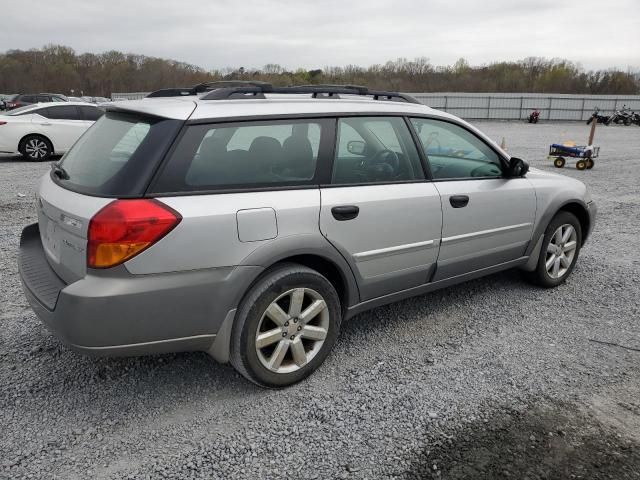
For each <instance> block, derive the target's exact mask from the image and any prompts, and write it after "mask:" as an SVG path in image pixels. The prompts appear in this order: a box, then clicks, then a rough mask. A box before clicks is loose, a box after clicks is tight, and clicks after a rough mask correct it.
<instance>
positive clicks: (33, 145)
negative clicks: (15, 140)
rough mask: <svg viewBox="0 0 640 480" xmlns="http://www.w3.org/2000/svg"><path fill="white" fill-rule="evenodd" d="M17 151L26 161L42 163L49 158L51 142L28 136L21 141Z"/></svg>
mask: <svg viewBox="0 0 640 480" xmlns="http://www.w3.org/2000/svg"><path fill="white" fill-rule="evenodd" d="M18 150H19V151H20V153H21V154H22V156H23V157H24V158H25V159H26V160H30V161H32V162H44V161H46V160H48V159H49V157H51V154H52V153H53V147H52V145H51V142H50V141H49V140H48V139H47V138H45V137H43V136H41V135H29V136H27V137H25V138H23V139H22V141H21V142H20V145H19V147H18Z"/></svg>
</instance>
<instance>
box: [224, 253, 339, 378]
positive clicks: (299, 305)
mask: <svg viewBox="0 0 640 480" xmlns="http://www.w3.org/2000/svg"><path fill="white" fill-rule="evenodd" d="M340 320H341V307H340V300H339V297H338V294H337V293H336V290H335V288H334V287H333V285H332V284H331V283H330V282H329V281H328V280H327V279H326V278H325V277H323V276H322V275H320V274H319V273H318V272H316V271H315V270H312V269H310V268H307V267H304V266H302V265H297V264H283V265H281V266H278V267H277V268H275V269H273V270H271V271H269V272H267V273H266V274H265V275H263V277H262V278H261V279H260V280H259V281H258V282H257V283H256V284H255V285H254V286H253V287H252V288H251V290H250V291H249V292H248V294H247V295H246V297H245V299H244V300H243V301H242V303H241V305H240V308H239V309H238V314H237V317H236V322H235V324H234V329H233V333H232V340H231V364H232V365H233V366H234V367H235V368H236V370H238V372H240V373H241V374H242V375H244V376H245V377H246V378H248V379H249V380H251V381H252V382H254V383H256V384H258V385H261V386H265V387H272V388H277V387H284V386H287V385H291V384H293V383H296V382H299V381H300V380H302V379H304V378H305V377H307V376H308V375H310V374H311V373H312V372H313V371H314V370H315V369H316V368H318V367H319V366H320V365H321V364H322V362H323V361H324V360H325V358H326V357H327V355H328V354H329V352H330V351H331V348H332V347H333V344H334V343H335V340H336V338H337V336H338V331H339V329H340Z"/></svg>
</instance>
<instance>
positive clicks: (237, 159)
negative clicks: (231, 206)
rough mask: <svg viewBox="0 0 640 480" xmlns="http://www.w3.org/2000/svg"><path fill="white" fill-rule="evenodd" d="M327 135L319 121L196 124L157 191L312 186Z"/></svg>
mask: <svg viewBox="0 0 640 480" xmlns="http://www.w3.org/2000/svg"><path fill="white" fill-rule="evenodd" d="M322 131H323V129H322V122H321V121H318V122H316V121H313V120H309V121H295V122H294V121H286V120H285V121H278V122H275V121H274V122H260V123H257V124H246V123H245V124H235V125H234V124H225V125H194V126H191V127H189V128H188V130H187V131H186V132H185V134H184V136H183V137H182V139H181V140H180V143H179V144H178V146H177V148H176V149H175V151H174V152H173V154H172V156H171V158H170V159H169V162H168V164H167V167H166V168H165V169H164V171H163V173H162V175H161V177H160V179H159V181H158V185H157V186H156V190H158V189H159V190H160V191H192V190H208V189H215V188H220V187H225V186H226V187H229V186H232V187H244V186H249V187H250V186H252V185H296V184H310V183H312V181H313V178H314V177H315V172H316V163H317V160H318V152H319V150H320V138H321V134H322Z"/></svg>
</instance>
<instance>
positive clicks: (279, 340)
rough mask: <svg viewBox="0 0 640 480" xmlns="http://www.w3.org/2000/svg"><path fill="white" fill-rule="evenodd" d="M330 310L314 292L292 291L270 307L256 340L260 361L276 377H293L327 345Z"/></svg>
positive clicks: (287, 292) (307, 289) (309, 289)
mask: <svg viewBox="0 0 640 480" xmlns="http://www.w3.org/2000/svg"><path fill="white" fill-rule="evenodd" d="M328 330H329V308H328V306H327V303H326V302H325V300H324V299H323V298H322V295H320V294H319V293H318V292H316V291H315V290H313V289H311V288H302V287H300V288H293V289H291V290H288V291H286V292H284V293H283V294H282V295H280V296H279V297H277V298H276V299H275V300H274V301H273V302H271V303H270V304H269V306H268V307H267V309H266V311H265V312H264V314H263V315H262V318H261V319H260V322H259V324H258V330H257V333H256V338H255V346H256V352H257V354H258V359H259V360H260V362H261V363H262V365H263V366H264V367H266V368H267V369H268V370H271V371H272V372H276V373H291V372H295V371H296V370H299V369H300V368H302V367H304V366H305V365H307V364H308V363H309V362H310V361H311V360H312V359H313V357H315V356H316V355H317V354H318V352H319V351H320V349H321V348H322V345H323V344H324V342H325V339H326V337H327V333H328Z"/></svg>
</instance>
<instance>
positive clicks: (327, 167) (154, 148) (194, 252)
mask: <svg viewBox="0 0 640 480" xmlns="http://www.w3.org/2000/svg"><path fill="white" fill-rule="evenodd" d="M150 97H152V98H146V99H142V100H135V101H126V102H114V103H112V104H110V105H108V106H107V107H106V114H105V115H104V116H103V117H102V118H100V119H99V120H98V121H97V122H96V124H95V125H94V126H93V127H91V128H90V129H89V130H88V131H87V132H86V133H85V134H84V135H83V136H82V137H81V138H80V139H79V140H78V141H77V142H76V143H75V145H74V146H73V147H72V148H71V149H70V150H69V151H68V152H67V153H66V155H65V156H64V157H63V158H62V159H61V160H60V162H58V163H54V164H52V170H51V172H50V173H48V174H46V175H44V177H43V178H42V180H41V181H40V184H39V187H38V190H37V194H36V204H37V214H38V222H37V223H35V224H33V225H29V226H27V227H26V228H25V229H24V231H23V232H22V237H21V241H20V257H19V267H20V274H21V278H22V281H23V285H24V292H25V294H26V296H27V298H28V300H29V302H30V304H31V306H32V308H33V309H34V311H35V312H36V314H37V315H38V317H40V319H41V320H42V321H43V322H44V323H45V324H46V325H47V327H48V328H49V329H50V330H52V331H53V332H54V333H55V334H56V335H57V336H58V337H60V338H61V339H62V340H63V342H65V343H66V344H68V345H69V346H70V347H71V348H73V349H75V350H78V351H80V352H84V353H88V354H96V355H142V354H155V353H164V352H176V351H205V352H208V353H209V354H210V355H211V356H212V357H213V358H215V359H216V360H218V361H220V362H230V363H231V364H232V365H233V366H234V367H235V368H236V369H237V370H238V371H239V372H240V373H241V374H242V375H244V376H245V377H247V378H248V379H249V380H251V381H253V382H255V383H257V384H259V385H262V386H267V387H281V386H285V385H290V384H292V383H295V382H297V381H300V380H301V379H303V378H305V377H306V376H308V375H309V374H310V373H311V372H313V371H314V370H315V369H316V368H318V367H319V366H320V365H321V364H322V362H323V361H324V360H325V359H326V358H327V356H328V354H329V352H330V350H331V348H332V346H333V345H334V343H335V342H336V338H337V337H338V333H339V330H340V324H341V322H342V321H343V320H345V319H348V318H349V317H352V316H353V315H356V314H358V313H360V312H363V311H365V310H368V309H371V308H373V307H377V306H380V305H384V304H388V303H390V302H395V301H398V300H401V299H405V298H408V297H411V296H415V295H421V294H425V293H427V292H431V291H433V290H436V289H439V288H443V287H447V286H450V285H453V284H457V283H460V282H463V281H467V280H470V279H474V278H477V277H481V276H484V275H488V274H492V273H494V272H498V271H501V270H505V269H509V268H516V267H517V268H519V269H521V270H522V271H523V272H524V274H525V276H526V278H528V279H529V280H531V281H532V282H534V283H536V284H538V285H541V286H543V287H554V286H556V285H559V284H560V283H562V282H564V281H565V280H566V279H567V277H568V276H569V275H570V274H571V272H572V270H573V268H574V266H575V264H576V261H577V259H578V255H579V252H580V249H581V247H582V246H583V245H584V242H585V241H586V240H587V238H588V236H589V234H590V232H591V231H592V229H593V225H594V217H595V212H596V207H595V205H594V203H593V201H592V200H591V198H590V196H589V194H588V192H587V190H586V188H585V186H584V185H583V184H582V183H581V182H579V181H577V180H574V179H571V178H567V177H565V176H561V175H556V174H552V173H547V172H543V171H540V170H536V169H529V168H528V165H527V164H526V162H524V161H523V160H521V159H518V158H514V157H510V156H509V155H508V154H507V153H506V152H504V151H503V150H502V149H501V148H500V147H499V146H497V145H496V144H495V142H493V141H492V140H490V139H489V138H488V137H487V136H485V135H484V134H482V133H481V132H480V131H479V130H478V129H476V128H475V127H473V126H472V125H470V124H468V123H467V122H465V121H463V120H461V119H459V118H457V117H455V116H452V115H450V114H446V113H443V112H440V111H437V110H433V109H431V108H429V107H427V106H425V105H422V104H420V103H419V102H418V101H416V100H415V99H413V98H412V97H410V96H407V95H403V94H398V93H394V92H379V91H371V90H368V89H367V88H365V87H355V86H303V87H273V86H271V85H269V84H258V83H256V84H249V85H225V86H219V87H217V88H209V89H208V90H207V89H205V91H204V92H203V91H201V90H197V89H195V90H189V89H187V90H184V89H167V90H163V91H159V92H156V93H155V94H152V95H151V96H150Z"/></svg>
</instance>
